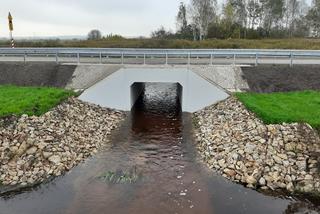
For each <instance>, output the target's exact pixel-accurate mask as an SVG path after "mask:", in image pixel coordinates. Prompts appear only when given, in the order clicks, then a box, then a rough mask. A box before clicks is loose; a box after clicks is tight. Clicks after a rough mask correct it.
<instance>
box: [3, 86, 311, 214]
mask: <svg viewBox="0 0 320 214" xmlns="http://www.w3.org/2000/svg"><path fill="white" fill-rule="evenodd" d="M176 92H177V88H176V87H175V86H174V85H167V84H161V85H160V84H148V85H147V87H146V92H145V94H144V96H143V97H141V98H140V99H139V100H138V103H137V104H136V106H135V108H134V110H133V111H132V112H131V113H128V117H127V119H126V120H125V121H124V122H123V123H122V125H121V127H120V128H119V129H118V130H116V131H115V132H114V134H113V136H112V139H111V142H110V143H106V145H105V147H104V148H103V149H102V151H101V152H100V153H99V154H97V155H96V156H94V157H92V158H91V159H89V160H88V161H86V162H85V163H83V164H80V165H79V166H78V167H76V168H75V169H73V170H72V171H71V172H70V173H67V174H66V175H64V176H61V177H59V178H56V179H55V180H53V181H51V182H48V183H46V184H42V185H40V186H38V187H36V188H34V189H31V190H28V191H24V192H20V193H18V194H15V195H11V196H7V197H2V198H0V213H1V214H43V213H46V214H51V213H52V214H56V213H67V214H68V213H70V214H71V213H80V214H81V213H93V214H96V213H97V214H98V213H99V214H100V213H110V214H114V213H119V214H122V213H130V214H138V213H139V214H141V213H153V214H157V213H159V214H160V213H161V214H162V213H172V214H175V213H186V214H188V213H261V214H263V213H266V214H270V213H317V212H316V211H315V210H312V209H311V208H310V207H311V206H312V204H310V203H308V202H303V201H299V200H296V199H293V198H284V197H280V196H278V197H272V196H267V195H264V194H261V193H258V192H256V191H253V190H250V189H247V188H244V187H243V186H241V185H238V184H234V183H232V182H230V181H227V180H226V179H224V178H222V177H221V176H219V175H217V174H215V173H214V172H213V171H210V170H209V169H207V167H206V166H205V165H204V164H203V163H201V161H200V160H199V157H198V156H197V152H196V148H195V144H194V138H193V134H192V121H191V120H192V119H191V115H190V114H186V113H181V109H180V107H179V106H180V105H179V101H178V100H177V94H176ZM133 169H134V172H135V175H137V177H138V179H137V180H134V181H133V182H132V183H130V182H123V183H119V182H117V181H113V182H112V180H111V179H110V180H106V179H101V175H104V174H106V173H107V172H109V173H110V172H132V170H133Z"/></svg>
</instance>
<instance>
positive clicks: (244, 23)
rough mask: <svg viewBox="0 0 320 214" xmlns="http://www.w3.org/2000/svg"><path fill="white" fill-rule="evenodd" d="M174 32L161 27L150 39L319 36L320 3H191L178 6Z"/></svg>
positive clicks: (196, 0)
mask: <svg viewBox="0 0 320 214" xmlns="http://www.w3.org/2000/svg"><path fill="white" fill-rule="evenodd" d="M176 23H177V29H176V32H172V31H170V30H166V29H165V28H164V27H160V28H159V29H158V30H156V31H154V32H152V35H151V36H152V37H153V38H161V39H189V40H203V39H210V38H217V39H228V38H239V39H242V38H244V39H260V38H292V37H320V0H313V1H312V5H308V4H307V3H306V2H305V0H227V1H226V2H225V3H224V4H223V6H222V8H219V7H218V4H217V0H190V3H189V4H185V3H183V2H181V3H180V6H179V9H178V14H177V16H176Z"/></svg>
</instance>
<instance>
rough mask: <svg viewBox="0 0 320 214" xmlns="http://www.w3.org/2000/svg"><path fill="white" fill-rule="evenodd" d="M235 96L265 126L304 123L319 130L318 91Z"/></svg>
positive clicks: (319, 95)
mask: <svg viewBox="0 0 320 214" xmlns="http://www.w3.org/2000/svg"><path fill="white" fill-rule="evenodd" d="M236 96H237V97H238V99H239V100H240V101H241V102H243V103H244V105H245V106H246V107H247V108H248V109H249V110H251V111H252V112H254V113H255V114H256V115H257V116H258V117H260V118H261V119H262V120H263V121H264V122H265V123H267V124H281V123H283V122H286V123H292V122H306V123H309V124H310V125H311V126H313V127H314V128H316V129H318V130H320V91H302V92H284V93H270V94H256V93H237V94H236Z"/></svg>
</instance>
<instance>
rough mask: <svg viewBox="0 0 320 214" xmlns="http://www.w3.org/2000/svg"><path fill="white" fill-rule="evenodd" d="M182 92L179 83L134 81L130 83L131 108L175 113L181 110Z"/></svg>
mask: <svg viewBox="0 0 320 214" xmlns="http://www.w3.org/2000/svg"><path fill="white" fill-rule="evenodd" d="M182 93H183V87H182V86H181V85H180V84H179V83H146V82H136V83H134V84H132V85H131V106H132V109H131V110H132V112H136V111H137V110H139V111H145V112H149V113H153V114H160V115H166V116H170V115H177V114H180V113H181V112H182Z"/></svg>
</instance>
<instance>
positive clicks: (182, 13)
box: [177, 2, 188, 31]
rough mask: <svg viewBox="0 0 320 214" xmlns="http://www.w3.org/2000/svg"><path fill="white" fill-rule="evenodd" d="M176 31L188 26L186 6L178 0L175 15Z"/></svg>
mask: <svg viewBox="0 0 320 214" xmlns="http://www.w3.org/2000/svg"><path fill="white" fill-rule="evenodd" d="M177 27H178V31H183V30H184V29H186V28H187V27H188V20H187V8H186V5H185V4H184V3H183V2H180V6H179V11H178V15H177Z"/></svg>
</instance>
